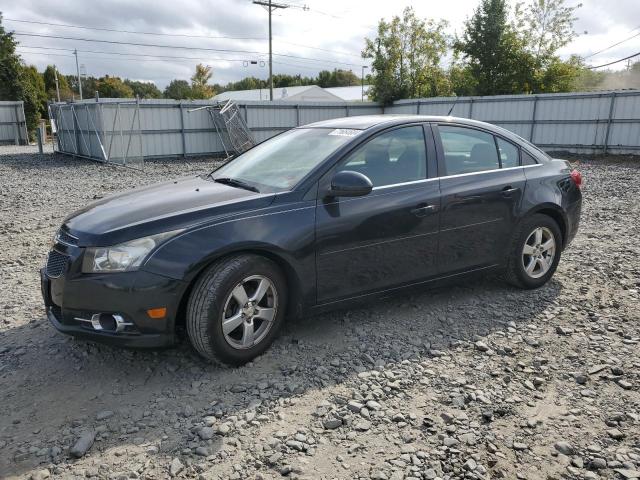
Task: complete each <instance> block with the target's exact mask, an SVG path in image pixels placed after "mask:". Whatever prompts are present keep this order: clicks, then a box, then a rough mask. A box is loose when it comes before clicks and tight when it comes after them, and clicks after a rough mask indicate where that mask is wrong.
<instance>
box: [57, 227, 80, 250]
mask: <svg viewBox="0 0 640 480" xmlns="http://www.w3.org/2000/svg"><path fill="white" fill-rule="evenodd" d="M56 241H57V242H61V243H66V244H67V245H73V246H76V245H78V239H77V238H76V237H74V236H73V235H71V234H70V233H69V232H66V231H65V230H63V229H62V228H61V229H60V230H58V233H57V234H56Z"/></svg>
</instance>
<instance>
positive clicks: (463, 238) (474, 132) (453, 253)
mask: <svg viewBox="0 0 640 480" xmlns="http://www.w3.org/2000/svg"><path fill="white" fill-rule="evenodd" d="M434 131H435V133H436V148H437V150H438V169H439V173H440V190H441V193H442V200H441V202H442V211H441V214H440V244H439V253H440V255H439V258H438V262H439V269H440V271H441V273H443V274H445V273H452V272H457V271H465V270H471V269H475V268H482V267H485V266H490V265H494V264H497V263H500V262H502V259H503V258H504V254H505V252H506V251H507V249H508V248H509V242H510V239H511V234H512V231H513V228H514V226H515V223H516V220H517V217H516V213H517V207H518V205H519V204H520V201H521V199H522V195H523V191H524V187H525V183H526V179H525V176H524V172H523V169H522V167H521V166H520V158H519V149H518V147H517V146H516V145H514V144H512V143H511V142H509V141H507V140H506V139H503V138H501V137H498V136H495V135H494V134H492V133H490V132H488V131H485V130H482V129H477V128H472V127H467V126H461V125H455V124H440V125H438V126H437V127H434Z"/></svg>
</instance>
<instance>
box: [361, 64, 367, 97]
mask: <svg viewBox="0 0 640 480" xmlns="http://www.w3.org/2000/svg"><path fill="white" fill-rule="evenodd" d="M365 68H369V67H367V66H366V65H362V77H360V80H361V83H362V98H361V101H363V102H364V69H365Z"/></svg>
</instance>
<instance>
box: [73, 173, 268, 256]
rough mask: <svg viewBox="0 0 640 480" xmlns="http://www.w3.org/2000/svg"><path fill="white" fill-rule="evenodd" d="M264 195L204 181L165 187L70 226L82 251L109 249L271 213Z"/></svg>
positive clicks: (101, 204) (118, 200) (102, 206)
mask: <svg viewBox="0 0 640 480" xmlns="http://www.w3.org/2000/svg"><path fill="white" fill-rule="evenodd" d="M273 198H274V194H260V193H256V192H251V191H249V190H244V189H241V188H236V187H232V186H229V185H223V184H220V183H216V182H213V181H212V180H211V179H207V178H205V177H202V176H198V177H195V178H194V177H189V178H183V179H179V180H173V181H169V182H163V183H159V184H155V185H151V186H148V187H144V188H139V189H135V190H130V191H127V192H124V193H119V194H116V195H112V196H109V197H105V198H103V199H101V200H98V201H96V202H93V203H90V204H88V205H87V206H86V207H84V208H82V209H80V210H78V211H76V212H74V213H73V214H71V215H69V216H68V217H67V218H66V219H65V220H64V228H65V229H67V230H68V231H69V233H71V234H72V235H74V236H76V237H77V238H78V243H79V245H80V246H92V245H93V246H107V245H114V244H117V243H121V242H124V241H127V240H131V239H133V238H139V237H144V236H147V235H152V234H155V233H161V232H166V231H171V230H177V229H182V228H187V227H190V226H194V225H198V224H202V223H206V222H209V221H215V220H216V219H219V218H224V217H226V216H230V215H234V214H238V213H241V212H245V211H251V210H255V209H259V208H264V207H267V206H269V205H270V204H271V202H272V201H273Z"/></svg>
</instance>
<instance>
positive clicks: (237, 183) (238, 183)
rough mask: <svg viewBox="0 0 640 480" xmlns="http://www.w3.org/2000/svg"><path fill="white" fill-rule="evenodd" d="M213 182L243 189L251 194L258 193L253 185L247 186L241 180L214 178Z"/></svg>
mask: <svg viewBox="0 0 640 480" xmlns="http://www.w3.org/2000/svg"><path fill="white" fill-rule="evenodd" d="M213 181H214V182H218V183H223V184H225V185H230V186H232V187H238V188H244V189H245V190H250V191H252V192H256V193H260V190H258V189H257V188H256V187H254V186H253V185H249V184H248V183H247V182H243V181H242V180H238V179H237V178H229V177H221V178H214V179H213Z"/></svg>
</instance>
